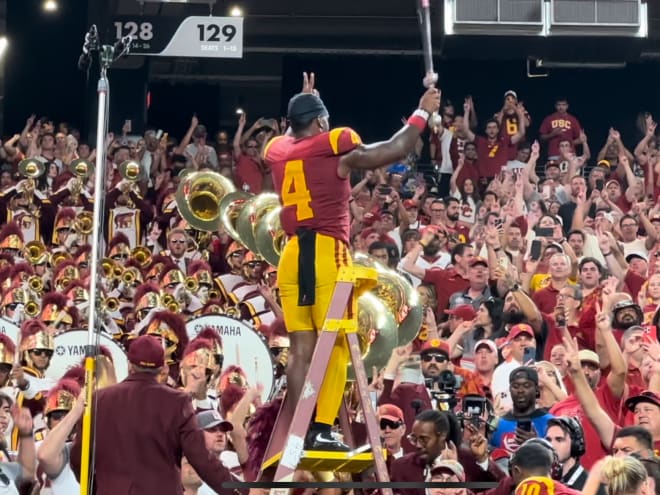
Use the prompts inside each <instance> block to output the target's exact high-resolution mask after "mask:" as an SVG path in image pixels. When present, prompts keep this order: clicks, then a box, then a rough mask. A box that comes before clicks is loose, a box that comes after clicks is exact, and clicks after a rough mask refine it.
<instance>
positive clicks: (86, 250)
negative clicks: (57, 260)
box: [73, 244, 92, 283]
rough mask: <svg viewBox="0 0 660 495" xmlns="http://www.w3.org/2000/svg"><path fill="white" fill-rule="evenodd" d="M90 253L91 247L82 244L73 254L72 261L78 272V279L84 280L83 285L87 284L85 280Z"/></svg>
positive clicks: (87, 275) (87, 274)
mask: <svg viewBox="0 0 660 495" xmlns="http://www.w3.org/2000/svg"><path fill="white" fill-rule="evenodd" d="M91 253H92V246H90V245H89V244H84V245H82V246H80V247H79V248H78V249H77V251H76V252H75V253H74V254H73V259H74V261H75V262H76V266H77V267H78V272H79V273H80V279H81V280H84V281H85V283H87V278H88V277H89V261H90V260H89V257H90V256H91Z"/></svg>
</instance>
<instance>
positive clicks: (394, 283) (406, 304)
mask: <svg viewBox="0 0 660 495" xmlns="http://www.w3.org/2000/svg"><path fill="white" fill-rule="evenodd" d="M353 263H354V264H356V265H360V266H367V267H372V268H375V269H376V271H377V272H378V283H377V284H376V287H374V288H373V289H371V291H370V292H371V293H372V294H374V295H375V296H376V297H377V298H378V299H380V300H381V301H382V302H383V303H384V304H385V306H386V307H387V309H388V310H389V311H390V312H391V313H392V314H393V315H394V319H395V321H396V323H397V325H398V327H399V329H398V334H399V343H398V345H399V346H402V345H406V344H408V343H409V342H412V341H413V339H414V338H415V337H416V336H417V334H418V333H419V330H420V329H421V328H422V321H423V316H424V315H423V313H424V311H423V308H422V306H421V304H420V303H419V295H418V294H417V291H416V290H415V289H414V288H413V286H412V285H411V284H410V282H408V281H407V280H406V279H405V278H403V277H402V276H401V275H399V274H398V273H397V272H395V271H393V270H390V269H388V268H385V267H384V266H383V265H381V264H380V263H378V262H376V261H374V260H373V259H372V258H370V257H369V256H366V255H363V254H356V255H355V256H354V258H353Z"/></svg>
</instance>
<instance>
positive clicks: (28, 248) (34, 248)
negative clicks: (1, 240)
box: [24, 241, 47, 265]
mask: <svg viewBox="0 0 660 495" xmlns="http://www.w3.org/2000/svg"><path fill="white" fill-rule="evenodd" d="M24 251H25V259H26V260H27V261H28V262H29V263H30V264H31V265H36V264H38V263H40V262H42V258H43V257H44V254H47V251H46V246H44V243H43V242H40V241H30V242H28V243H27V244H26V245H25V248H24Z"/></svg>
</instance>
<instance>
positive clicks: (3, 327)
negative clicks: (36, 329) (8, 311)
mask: <svg viewBox="0 0 660 495" xmlns="http://www.w3.org/2000/svg"><path fill="white" fill-rule="evenodd" d="M0 333H4V334H5V335H6V336H7V337H9V338H10V339H11V341H12V342H13V343H14V344H15V345H16V347H17V348H18V345H19V342H18V340H19V339H20V335H21V328H20V327H19V326H18V325H16V324H15V323H12V322H11V321H9V320H5V319H4V318H0Z"/></svg>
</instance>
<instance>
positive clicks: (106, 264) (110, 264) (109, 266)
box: [101, 258, 115, 278]
mask: <svg viewBox="0 0 660 495" xmlns="http://www.w3.org/2000/svg"><path fill="white" fill-rule="evenodd" d="M114 267H115V261H114V260H113V259H112V258H103V260H102V261H101V268H102V269H103V276H104V277H105V278H112V275H113V273H114Z"/></svg>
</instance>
